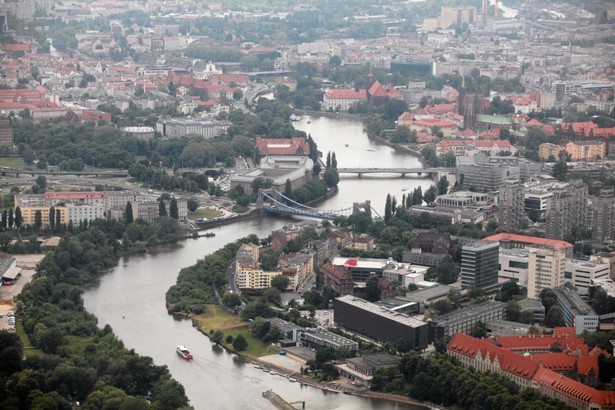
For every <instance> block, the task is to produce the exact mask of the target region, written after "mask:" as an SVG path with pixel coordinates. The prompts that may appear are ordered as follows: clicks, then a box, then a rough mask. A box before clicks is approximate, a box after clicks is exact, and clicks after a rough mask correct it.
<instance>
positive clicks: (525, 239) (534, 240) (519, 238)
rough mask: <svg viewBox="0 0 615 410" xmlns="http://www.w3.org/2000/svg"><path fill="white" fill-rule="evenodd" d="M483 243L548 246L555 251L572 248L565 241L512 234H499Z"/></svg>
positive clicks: (487, 238)
mask: <svg viewBox="0 0 615 410" xmlns="http://www.w3.org/2000/svg"><path fill="white" fill-rule="evenodd" d="M484 240H485V241H494V242H500V241H513V242H522V243H528V244H536V245H548V246H552V247H554V248H557V249H568V248H571V247H572V244H571V243H568V242H566V241H559V240H555V239H547V238H538V237H536V236H525V235H516V234H512V233H499V234H496V235H491V236H488V237H486V238H485V239H484Z"/></svg>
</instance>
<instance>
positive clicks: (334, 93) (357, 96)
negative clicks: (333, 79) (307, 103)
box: [325, 88, 367, 100]
mask: <svg viewBox="0 0 615 410" xmlns="http://www.w3.org/2000/svg"><path fill="white" fill-rule="evenodd" d="M325 98H327V99H329V100H365V99H367V94H366V93H365V90H359V91H355V90H353V89H352V88H350V89H346V88H334V89H330V90H327V92H326V93H325Z"/></svg>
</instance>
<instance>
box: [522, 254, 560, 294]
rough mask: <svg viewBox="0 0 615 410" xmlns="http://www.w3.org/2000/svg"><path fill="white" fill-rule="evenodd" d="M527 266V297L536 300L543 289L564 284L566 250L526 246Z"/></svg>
mask: <svg viewBox="0 0 615 410" xmlns="http://www.w3.org/2000/svg"><path fill="white" fill-rule="evenodd" d="M527 250H528V251H529V265H528V275H527V276H528V277H527V297H528V298H530V299H538V298H539V297H540V292H541V291H542V290H543V289H547V288H550V289H553V288H557V287H558V286H562V285H563V284H564V271H565V260H566V250H565V249H558V248H554V247H551V246H548V245H532V246H528V247H527Z"/></svg>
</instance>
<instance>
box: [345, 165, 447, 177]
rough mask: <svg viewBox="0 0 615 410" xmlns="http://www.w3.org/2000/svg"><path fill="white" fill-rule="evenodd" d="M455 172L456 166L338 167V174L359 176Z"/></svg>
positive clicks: (422, 174) (426, 174) (424, 174)
mask: <svg viewBox="0 0 615 410" xmlns="http://www.w3.org/2000/svg"><path fill="white" fill-rule="evenodd" d="M453 172H455V168H379V167H375V168H359V167H356V168H337V173H338V174H356V175H358V176H359V177H360V176H361V175H364V174H399V175H401V176H402V178H403V177H406V176H416V177H423V176H429V177H434V176H436V175H441V174H450V173H453Z"/></svg>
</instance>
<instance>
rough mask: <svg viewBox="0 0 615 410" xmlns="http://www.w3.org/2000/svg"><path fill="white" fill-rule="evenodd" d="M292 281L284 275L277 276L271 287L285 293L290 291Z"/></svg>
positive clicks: (273, 279) (272, 280)
mask: <svg viewBox="0 0 615 410" xmlns="http://www.w3.org/2000/svg"><path fill="white" fill-rule="evenodd" d="M289 284H290V279H289V278H288V277H286V276H284V275H276V276H274V277H273V278H272V279H271V286H272V287H274V288H276V289H278V290H279V291H280V292H284V291H285V290H286V289H288V285H289Z"/></svg>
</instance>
